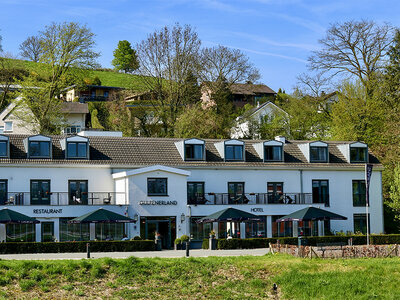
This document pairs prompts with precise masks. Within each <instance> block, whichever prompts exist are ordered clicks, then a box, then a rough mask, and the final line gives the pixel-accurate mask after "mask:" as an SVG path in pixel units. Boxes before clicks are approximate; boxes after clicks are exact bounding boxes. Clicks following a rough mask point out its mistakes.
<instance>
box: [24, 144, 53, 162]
mask: <svg viewBox="0 0 400 300" xmlns="http://www.w3.org/2000/svg"><path fill="white" fill-rule="evenodd" d="M29 157H30V158H34V157H39V158H49V157H50V142H49V141H29Z"/></svg>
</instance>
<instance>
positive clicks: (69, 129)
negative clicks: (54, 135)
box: [64, 125, 82, 134]
mask: <svg viewBox="0 0 400 300" xmlns="http://www.w3.org/2000/svg"><path fill="white" fill-rule="evenodd" d="M81 130H82V127H81V126H80V125H72V126H69V127H66V128H64V134H76V133H79V132H81Z"/></svg>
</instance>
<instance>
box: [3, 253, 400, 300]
mask: <svg viewBox="0 0 400 300" xmlns="http://www.w3.org/2000/svg"><path fill="white" fill-rule="evenodd" d="M399 272H400V259H398V258H387V259H348V260H319V259H317V260H309V259H300V258H294V257H290V256H286V255H266V256H263V257H250V256H248V257H209V258H189V259H185V258H181V259H165V258H163V259H162V258H148V259H139V258H134V257H131V258H128V259H93V260H74V261H72V260H64V261H6V260H3V261H0V297H4V298H14V299H15V298H26V299H28V298H29V299H35V298H38V299H55V298H57V299H65V298H68V299H71V298H90V299H94V298H96V299H102V298H103V299H109V298H113V299H115V298H117V299H118V298H123V299H126V298H128V299H204V298H208V299H266V298H271V299H371V298H378V299H400V285H399V282H400V274H399ZM273 283H277V285H278V291H277V292H276V293H274V292H273V291H272V289H271V287H272V285H273Z"/></svg>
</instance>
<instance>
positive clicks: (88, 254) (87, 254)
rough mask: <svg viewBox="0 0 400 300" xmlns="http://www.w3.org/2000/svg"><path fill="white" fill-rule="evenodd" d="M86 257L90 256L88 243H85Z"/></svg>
mask: <svg viewBox="0 0 400 300" xmlns="http://www.w3.org/2000/svg"><path fill="white" fill-rule="evenodd" d="M86 258H90V243H86Z"/></svg>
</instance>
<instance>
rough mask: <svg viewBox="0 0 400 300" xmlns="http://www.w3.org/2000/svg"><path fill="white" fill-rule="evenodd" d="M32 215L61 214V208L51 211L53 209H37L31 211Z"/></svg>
mask: <svg viewBox="0 0 400 300" xmlns="http://www.w3.org/2000/svg"><path fill="white" fill-rule="evenodd" d="M33 213H34V214H62V208H59V209H53V208H49V209H47V208H37V209H34V210H33Z"/></svg>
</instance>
